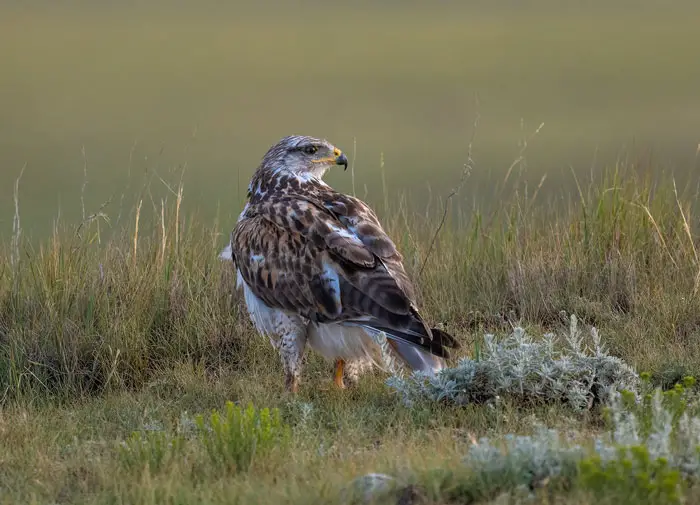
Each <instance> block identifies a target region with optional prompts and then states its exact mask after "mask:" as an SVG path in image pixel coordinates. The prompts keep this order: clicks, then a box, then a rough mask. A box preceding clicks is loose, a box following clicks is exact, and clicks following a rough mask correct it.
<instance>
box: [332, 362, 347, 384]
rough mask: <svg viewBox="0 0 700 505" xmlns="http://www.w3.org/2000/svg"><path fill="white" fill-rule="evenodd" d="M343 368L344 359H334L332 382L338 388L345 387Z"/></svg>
mask: <svg viewBox="0 0 700 505" xmlns="http://www.w3.org/2000/svg"><path fill="white" fill-rule="evenodd" d="M344 368H345V361H343V360H342V359H337V360H335V377H334V380H333V382H335V385H336V386H338V389H345V383H344V382H343V369H344Z"/></svg>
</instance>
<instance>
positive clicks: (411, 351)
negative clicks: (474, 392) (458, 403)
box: [345, 321, 460, 373]
mask: <svg viewBox="0 0 700 505" xmlns="http://www.w3.org/2000/svg"><path fill="white" fill-rule="evenodd" d="M345 324H353V323H352V322H350V321H346V322H345ZM354 324H357V325H358V326H362V327H364V328H366V329H367V330H369V331H372V332H379V331H381V332H384V333H385V334H386V337H387V340H388V341H389V344H390V346H391V349H392V350H393V351H395V353H396V354H397V355H398V357H399V358H401V360H402V361H403V362H405V363H406V364H407V365H408V366H409V367H410V368H411V369H412V370H421V371H424V372H428V373H434V372H437V371H439V370H442V369H443V368H445V366H446V362H445V360H446V359H447V358H449V357H450V351H449V349H450V348H452V349H458V348H459V347H460V345H459V343H458V342H457V340H455V338H454V337H453V336H452V335H450V334H449V333H447V332H445V331H443V330H440V329H438V328H431V329H430V332H431V334H432V338H431V337H430V336H428V335H426V334H425V333H418V332H417V331H414V330H413V329H407V330H398V329H396V328H389V327H387V326H382V325H380V324H375V323H374V322H370V321H363V322H357V323H354Z"/></svg>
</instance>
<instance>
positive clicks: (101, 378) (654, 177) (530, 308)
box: [0, 164, 700, 504]
mask: <svg viewBox="0 0 700 505" xmlns="http://www.w3.org/2000/svg"><path fill="white" fill-rule="evenodd" d="M576 182H577V185H578V187H579V193H578V197H577V198H574V199H571V200H569V201H564V202H563V205H562V202H557V205H556V206H554V205H551V202H550V201H547V200H544V199H542V198H541V197H536V196H535V195H534V194H533V191H532V188H527V187H526V186H524V185H523V184H520V183H519V182H518V181H517V180H508V181H504V183H502V184H501V185H499V186H498V187H496V188H495V189H494V195H493V198H494V199H497V200H498V201H499V206H498V209H497V210H495V211H493V212H490V213H482V212H480V211H479V210H478V209H473V210H472V211H471V212H469V213H466V212H459V211H458V210H456V209H452V210H453V211H452V212H450V213H448V217H447V222H446V223H445V226H444V227H443V228H442V230H441V232H440V233H439V235H438V236H437V239H436V241H435V244H434V246H433V247H432V249H431V251H432V252H431V253H430V255H429V256H428V255H427V251H428V249H429V248H430V247H431V245H430V244H431V240H432V237H433V234H434V232H435V226H436V221H437V220H439V217H440V215H441V212H442V209H441V208H439V206H438V207H433V208H432V209H429V212H427V213H425V214H418V213H415V212H413V211H410V210H408V206H407V205H405V203H404V204H399V205H397V206H394V207H392V206H391V204H390V203H389V204H385V205H383V206H382V205H381V204H380V205H379V206H378V211H379V213H380V214H381V215H382V219H383V222H384V223H385V224H386V227H387V229H388V230H389V232H390V234H391V235H392V236H393V237H394V238H395V239H396V241H397V243H398V246H399V248H400V250H401V251H402V252H403V253H404V256H405V262H406V266H407V269H408V271H409V272H410V273H411V275H412V276H413V277H414V278H416V282H417V284H418V287H419V292H420V306H421V307H424V310H425V313H426V314H427V316H428V318H429V320H430V321H432V322H433V323H439V324H443V325H445V327H446V328H447V329H448V331H450V332H452V333H453V334H455V335H456V336H457V337H458V338H459V339H460V341H462V342H463V344H464V354H465V355H469V356H472V357H474V356H475V355H476V354H478V352H479V350H480V349H482V348H483V345H484V340H483V338H484V334H485V333H489V332H492V333H496V334H497V335H499V336H503V335H504V333H506V332H509V331H510V329H511V328H512V326H514V325H522V326H525V327H526V328H528V330H529V331H532V332H533V333H538V332H540V331H554V332H556V333H561V332H562V331H565V330H566V329H567V328H568V322H569V316H570V315H571V314H576V316H577V317H578V319H579V324H580V325H582V326H584V327H588V326H590V325H594V326H595V327H596V328H597V329H598V331H599V332H600V333H601V335H602V336H603V339H604V343H605V344H606V345H607V347H608V349H609V351H610V353H611V354H613V355H615V356H618V357H620V358H622V359H624V360H625V361H626V362H627V363H629V364H630V365H632V366H633V367H634V368H635V369H636V370H638V371H642V370H647V371H649V373H650V375H649V377H650V378H649V380H650V381H651V383H652V384H653V385H655V386H659V387H661V388H668V387H671V386H672V385H673V384H674V383H676V382H677V381H679V380H680V379H682V377H684V376H685V375H694V376H700V343H699V342H700V339H698V333H699V330H700V326H699V325H700V315H699V314H700V281H699V279H700V275H699V274H700V257H699V255H698V250H697V232H698V230H697V225H696V220H695V217H694V216H695V215H696V213H697V208H696V205H697V203H696V201H697V198H696V188H697V186H696V184H697V183H698V182H700V181H698V180H695V181H690V182H689V183H688V184H687V185H686V186H684V187H683V188H676V187H675V185H674V182H673V180H672V178H671V177H670V176H666V175H663V174H660V173H658V172H655V167H644V166H642V167H640V166H635V165H633V164H620V165H618V166H615V167H613V168H611V169H610V170H608V171H606V172H605V173H604V174H603V175H601V176H600V177H599V178H596V179H595V180H590V181H581V180H578V181H576ZM174 187H175V188H176V187H177V186H174ZM20 189H21V187H20ZM181 194H182V193H181V192H179V191H177V190H175V191H174V197H171V198H170V200H167V201H163V204H162V206H155V207H153V208H151V207H150V206H148V205H139V206H137V207H136V208H134V209H133V210H132V211H131V212H130V213H125V214H124V218H123V220H122V224H121V225H120V227H119V228H118V229H116V230H114V232H113V233H112V234H110V235H109V236H108V237H107V235H105V234H104V233H103V231H100V233H99V234H98V231H97V227H98V224H100V223H101V220H100V219H93V220H89V219H88V220H86V221H85V222H84V223H83V224H82V225H81V226H79V227H76V226H71V225H69V224H67V223H61V222H60V221H58V220H57V224H56V226H55V232H54V234H53V235H52V236H51V237H50V238H48V239H46V240H45V241H43V242H41V243H40V244H39V245H38V246H35V245H33V244H32V243H31V242H29V241H27V240H25V239H24V238H23V237H22V235H19V234H18V235H17V239H16V240H14V241H12V242H11V243H8V245H7V246H6V247H5V248H4V249H3V252H2V262H1V263H0V264H1V265H2V267H1V269H0V404H1V405H2V410H0V502H5V503H42V504H43V503H143V504H148V503H224V502H225V503H232V502H233V503H309V502H313V503H329V504H331V503H344V502H348V500H351V499H352V497H351V495H352V486H351V485H350V484H351V482H352V481H353V479H355V478H357V477H360V476H362V475H365V474H368V473H372V472H381V473H385V474H389V475H392V476H395V477H396V479H397V480H396V481H391V482H392V485H394V486H396V485H398V487H399V491H397V496H398V498H396V499H393V501H392V502H391V503H404V504H407V503H427V504H444V503H463V502H465V501H466V502H489V501H498V500H503V499H504V497H503V496H504V495H503V493H508V492H511V491H512V492H515V490H512V489H509V488H508V487H507V486H506V487H505V488H503V487H498V486H495V487H494V486H491V487H489V486H487V485H486V484H483V483H482V484H483V485H484V486H485V487H483V490H484V491H483V492H481V491H479V492H476V491H473V490H474V488H473V486H472V487H470V488H469V489H472V491H470V492H469V493H467V494H465V491H464V489H466V488H465V486H466V485H467V483H473V482H474V481H473V479H474V478H477V477H478V475H477V474H475V473H474V471H473V470H470V469H469V467H468V466H467V465H464V463H463V459H464V457H465V455H466V454H468V453H469V450H470V448H471V447H472V446H473V442H474V441H475V440H477V439H479V438H481V437H483V436H486V437H489V438H490V439H491V440H500V439H501V438H502V437H503V436H504V435H505V434H508V433H517V434H528V433H534V432H535V431H536V428H537V426H538V425H539V424H540V423H544V424H545V425H546V426H549V427H552V428H556V429H559V430H562V432H565V431H570V430H574V429H575V431H576V433H578V434H579V435H580V436H582V437H583V438H584V439H585V440H588V441H589V442H590V441H591V440H592V439H593V437H595V436H598V435H600V434H601V433H604V432H605V430H606V429H608V428H607V426H608V424H607V423H608V421H607V420H606V418H605V416H604V415H603V412H602V410H601V409H600V408H598V407H595V408H593V409H590V410H587V409H583V411H576V410H573V409H571V408H569V407H567V406H566V405H559V404H544V403H538V402H525V403H523V402H521V401H518V400H517V399H507V398H506V399H503V401H501V402H498V403H496V404H490V406H489V405H466V406H461V407H460V406H454V405H449V404H437V403H430V402H418V403H416V404H414V405H412V406H410V407H408V406H406V405H405V404H404V403H403V402H402V401H401V398H400V397H399V396H398V395H396V394H394V393H393V392H392V391H391V389H390V388H387V387H386V384H385V380H386V377H385V376H382V375H381V374H373V375H370V376H368V377H366V378H364V379H363V380H362V381H361V383H360V385H359V386H358V387H357V388H356V389H351V390H348V391H344V392H339V391H336V390H334V389H333V388H332V387H331V365H330V364H328V363H325V362H323V361H322V360H321V359H320V358H318V357H317V356H315V355H313V354H310V355H308V359H307V364H306V368H305V373H304V380H303V383H302V387H301V392H300V393H299V395H298V396H297V397H291V396H289V395H288V394H286V393H285V392H284V389H283V378H282V372H281V367H280V365H279V362H278V358H277V357H276V356H275V354H274V353H273V351H272V349H271V347H270V346H269V343H268V342H267V341H266V340H265V339H263V338H261V337H259V336H258V335H256V334H255V333H254V331H253V330H252V327H251V325H250V323H249V321H248V319H247V315H246V314H245V312H244V311H243V310H242V305H241V303H242V300H241V297H240V295H239V294H238V293H237V292H232V290H231V287H232V281H233V278H232V275H231V271H230V266H229V265H227V264H225V263H222V262H220V261H219V260H218V259H217V254H218V252H219V249H220V247H221V246H222V245H223V243H224V240H225V239H224V237H222V236H221V234H220V233H219V231H218V230H219V229H220V228H222V227H223V228H228V227H229V226H230V223H225V224H223V225H220V224H219V223H209V224H206V223H202V222H201V221H199V220H198V219H197V218H196V216H191V215H187V214H185V213H184V212H182V210H181V207H180V204H181V201H182V199H181V197H178V195H181ZM18 201H19V203H20V204H21V195H19V198H18ZM385 201H387V202H390V201H391V199H389V198H387V199H386V200H385ZM19 208H21V205H19ZM21 223H22V222H21V221H20V224H21ZM124 223H130V224H124ZM100 226H104V224H103V223H102V224H100ZM426 260H427V262H426V263H425V265H426V266H425V270H424V271H423V273H422V275H420V276H419V275H418V273H419V271H420V270H421V266H422V265H423V263H424V262H425V261H426ZM228 401H231V402H233V403H231V404H228V405H227V402H228ZM248 404H251V405H252V407H251V410H245V408H246V406H247V405H248ZM238 407H241V408H243V410H237V409H238ZM265 409H271V410H270V411H267V410H265ZM275 409H276V410H275ZM214 411H216V412H214ZM277 415H278V416H279V417H277ZM236 426H246V428H245V429H242V430H239V429H238V428H236ZM271 441H272V442H271ZM621 461H622V463H621V465H622V467H623V470H624V469H625V468H626V467H625V465H626V464H627V463H624V461H626V460H621ZM613 466H614V465H613ZM613 466H611V467H610V468H613ZM601 468H602V467H601ZM606 468H607V467H606ZM649 468H652V469H653V471H662V470H663V469H662V468H661V467H656V466H654V465H651V466H649ZM585 469H586V472H588V473H584V474H583V475H584V478H582V480H581V481H580V482H584V483H586V482H587V483H589V484H590V485H591V486H593V485H594V484H591V483H596V482H603V483H604V485H612V484H610V483H609V482H608V481H606V480H605V475H607V474H605V471H606V470H605V469H602V470H601V469H600V468H599V467H596V466H595V461H594V462H593V463H590V462H589V463H588V466H586V467H585ZM610 471H611V472H614V471H617V470H615V469H614V468H613V469H612V470H610ZM601 475H602V476H601ZM664 475H665V474H664ZM673 475H675V474H673ZM611 479H612V478H611ZM538 482H539V487H537V488H536V489H533V490H531V491H528V492H531V493H533V494H534V496H535V499H536V500H539V501H541V502H543V503H545V502H547V503H564V502H566V503H582V504H583V503H594V502H599V501H601V498H600V496H599V494H596V493H595V492H594V491H595V489H593V488H591V487H588V488H587V487H585V486H582V485H577V482H579V481H577V480H573V481H571V480H570V479H569V480H564V481H561V482H560V481H556V482H555V481H551V482H550V481H548V480H547V482H545V483H542V482H540V481H538ZM610 482H613V483H614V482H617V481H616V480H615V479H612V480H610ZM659 482H660V484H659V486H661V487H660V488H659V489H662V490H663V492H664V493H666V492H668V493H671V494H673V493H676V491H677V489H676V487H674V486H672V487H674V489H672V490H670V491H669V490H668V489H667V487H663V486H666V484H664V483H663V482H666V481H663V482H661V481H659ZM674 482H675V481H674ZM487 484H488V483H487ZM602 485H603V484H601V486H602ZM470 486H471V484H470ZM478 489H482V488H481V487H479V488H478ZM681 491H682V493H683V495H684V496H686V497H687V498H688V499H691V498H692V497H693V496H694V493H696V490H695V488H693V487H692V486H690V485H689V486H684V487H683V488H682V489H681ZM348 493H350V494H348ZM613 494H614V493H613ZM628 494H629V495H630V496H632V495H633V494H634V493H628ZM611 496H612V494H611ZM664 496H665V495H664ZM674 496H675V495H674ZM387 499H388V498H387ZM397 500H399V501H397ZM401 500H403V501H401ZM616 500H617V502H618V503H620V502H623V503H624V495H621V496H617V498H616ZM602 501H603V502H604V503H605V500H604V499H603V500H602Z"/></svg>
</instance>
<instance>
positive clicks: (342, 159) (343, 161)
mask: <svg viewBox="0 0 700 505" xmlns="http://www.w3.org/2000/svg"><path fill="white" fill-rule="evenodd" d="M333 154H335V164H336V165H343V167H345V168H344V170H347V169H348V157H347V156H345V155H344V154H343V153H342V152H341V151H340V149H338V148H337V147H336V148H335V149H334V150H333Z"/></svg>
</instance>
